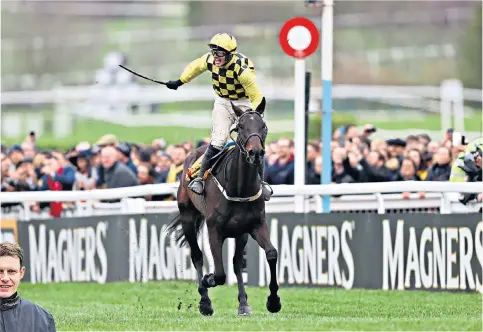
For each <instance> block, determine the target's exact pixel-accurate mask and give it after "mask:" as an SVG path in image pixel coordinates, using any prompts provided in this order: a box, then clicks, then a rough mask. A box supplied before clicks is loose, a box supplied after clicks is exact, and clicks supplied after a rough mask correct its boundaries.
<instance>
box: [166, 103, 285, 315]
mask: <svg viewBox="0 0 483 332" xmlns="http://www.w3.org/2000/svg"><path fill="white" fill-rule="evenodd" d="M231 105H232V108H233V111H234V113H235V115H236V116H237V118H238V121H237V124H236V127H235V128H234V129H232V130H231V131H230V137H231V134H232V132H233V131H236V132H237V133H238V135H237V138H236V141H235V147H234V148H232V149H230V150H228V149H226V148H225V149H224V150H223V151H221V152H220V153H219V154H218V155H217V156H215V157H214V158H213V159H212V160H211V163H210V166H211V170H210V171H208V172H206V173H205V187H204V193H203V195H197V194H195V193H193V192H192V191H191V190H189V189H188V187H187V186H188V183H189V179H188V177H187V172H188V170H189V169H190V167H191V166H192V165H193V163H194V162H195V161H196V160H198V158H199V157H200V156H201V155H202V154H203V153H204V152H205V150H206V148H207V146H206V145H205V146H202V147H199V148H198V149H197V150H196V151H195V152H193V153H192V154H190V155H189V156H188V157H187V158H186V160H185V162H184V170H183V175H182V179H181V182H180V186H179V188H178V194H177V201H178V209H179V218H176V219H175V220H173V221H172V222H171V223H170V225H168V228H167V231H168V233H169V234H171V233H173V232H174V231H175V230H177V233H176V241H179V242H178V243H179V244H180V245H181V246H183V245H185V244H186V242H187V243H188V244H189V246H190V249H191V260H192V262H193V265H194V267H195V269H196V272H197V282H198V292H199V294H200V296H201V298H200V302H199V311H200V313H201V314H203V315H208V316H211V315H212V314H213V306H212V303H211V300H210V298H209V296H208V288H210V287H216V286H219V285H223V284H225V281H226V274H225V271H224V267H223V257H222V246H223V242H224V241H225V239H227V238H235V254H234V256H233V267H234V272H235V275H236V278H237V283H238V302H239V306H238V315H240V316H245V315H251V308H250V306H249V305H248V295H247V293H246V291H245V285H244V283H243V277H242V261H243V250H244V248H245V246H246V244H247V241H248V235H250V236H251V237H252V238H253V239H254V240H255V241H256V242H257V243H258V245H259V246H260V247H261V248H262V249H263V250H265V255H266V259H267V261H268V265H269V268H270V285H269V289H270V295H269V296H268V298H267V303H266V307H267V310H268V311H269V312H272V313H276V312H279V311H280V309H281V308H282V304H281V301H280V297H279V296H278V294H277V292H278V288H279V286H278V283H277V274H276V265H277V259H278V252H277V250H276V249H275V248H274V246H273V244H272V243H271V241H270V235H269V231H268V225H267V223H266V222H265V200H264V198H263V195H262V183H261V179H260V176H259V175H258V167H259V166H260V165H261V163H263V162H264V154H265V151H264V147H265V139H266V136H267V127H266V125H265V122H264V120H263V118H262V114H263V112H264V110H265V99H263V101H262V103H261V104H260V105H259V106H258V107H257V109H256V110H251V109H249V110H246V111H245V112H244V111H243V110H242V109H240V108H239V107H237V106H235V105H234V104H233V103H231ZM204 221H206V226H207V229H208V237H209V242H210V249H211V253H212V255H213V260H214V265H215V271H214V273H209V274H205V275H204V276H203V270H202V268H203V254H202V252H201V250H200V247H199V246H198V242H197V237H198V234H199V232H200V231H201V228H202V226H203V222H204ZM180 225H181V229H179V227H178V226H180Z"/></svg>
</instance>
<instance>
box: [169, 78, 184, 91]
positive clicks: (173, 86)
mask: <svg viewBox="0 0 483 332" xmlns="http://www.w3.org/2000/svg"><path fill="white" fill-rule="evenodd" d="M182 85H183V82H181V80H177V81H168V82H166V86H167V87H168V89H171V90H177V89H178V88H179V87H180V86H182Z"/></svg>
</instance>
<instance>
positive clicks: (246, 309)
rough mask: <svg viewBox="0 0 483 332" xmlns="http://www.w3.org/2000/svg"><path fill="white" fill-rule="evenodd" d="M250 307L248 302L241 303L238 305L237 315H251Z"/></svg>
mask: <svg viewBox="0 0 483 332" xmlns="http://www.w3.org/2000/svg"><path fill="white" fill-rule="evenodd" d="M251 315H252V309H251V308H250V306H249V305H248V304H245V305H241V304H240V306H239V307H238V316H251Z"/></svg>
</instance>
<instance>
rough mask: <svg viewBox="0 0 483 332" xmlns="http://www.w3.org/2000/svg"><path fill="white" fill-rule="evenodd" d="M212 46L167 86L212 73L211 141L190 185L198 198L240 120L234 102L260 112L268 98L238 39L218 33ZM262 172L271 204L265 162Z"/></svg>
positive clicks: (264, 188) (211, 42)
mask: <svg viewBox="0 0 483 332" xmlns="http://www.w3.org/2000/svg"><path fill="white" fill-rule="evenodd" d="M208 46H209V47H210V50H211V51H210V52H208V53H206V54H204V55H203V56H201V57H200V58H198V59H196V60H194V61H192V62H191V63H190V64H189V65H188V66H187V67H186V68H185V70H184V71H183V73H182V74H181V77H180V78H179V79H178V80H176V81H169V82H167V83H166V86H167V87H168V88H169V89H173V90H176V89H178V87H180V86H181V85H183V84H185V83H188V82H190V81H191V80H193V79H194V78H195V77H197V76H199V75H200V74H202V73H203V72H205V71H206V70H209V71H210V72H211V78H212V84H213V89H214V91H215V92H216V97H215V103H214V106H213V112H212V121H213V125H212V127H211V142H210V144H209V146H208V148H207V149H206V152H205V154H204V157H203V161H202V162H201V167H200V172H199V174H198V177H197V178H195V179H194V180H193V181H191V183H190V184H189V185H188V188H189V189H191V191H193V192H195V193H196V194H198V195H201V194H202V193H203V190H204V181H203V174H204V173H205V172H206V170H207V169H208V166H209V161H210V159H211V158H213V157H214V156H215V155H216V154H217V153H218V152H220V151H221V150H222V149H223V148H224V146H225V144H226V141H227V139H228V137H229V135H230V128H231V126H232V125H233V124H234V123H235V121H236V115H235V113H234V112H233V109H232V106H231V104H230V101H231V102H233V104H234V105H236V106H238V107H240V108H241V109H243V110H247V109H256V108H257V106H258V105H259V104H260V103H261V102H262V100H263V98H264V96H263V94H262V92H261V91H260V89H259V87H258V84H257V81H256V76H255V67H254V65H253V62H252V61H251V60H250V59H249V58H247V57H246V56H245V55H243V54H241V53H238V52H237V51H236V49H237V42H236V39H235V37H233V36H232V35H230V34H228V33H218V34H216V35H214V36H213V38H212V39H211V41H210V43H209V44H208ZM259 170H260V171H259V175H260V178H261V181H262V186H263V196H264V199H265V200H267V201H268V200H269V199H270V195H271V190H270V189H269V188H267V183H266V182H265V181H263V179H264V176H263V174H264V163H262V165H261V166H260V167H259Z"/></svg>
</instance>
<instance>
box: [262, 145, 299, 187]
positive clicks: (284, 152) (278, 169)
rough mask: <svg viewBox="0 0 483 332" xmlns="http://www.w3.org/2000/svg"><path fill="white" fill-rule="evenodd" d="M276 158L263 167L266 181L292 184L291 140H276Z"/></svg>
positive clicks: (292, 159)
mask: <svg viewBox="0 0 483 332" xmlns="http://www.w3.org/2000/svg"><path fill="white" fill-rule="evenodd" d="M277 147H278V158H277V160H275V162H274V163H273V164H272V165H270V166H269V167H268V168H266V169H265V178H266V181H267V183H269V184H273V185H277V184H293V183H294V154H293V141H292V140H290V139H288V138H281V139H279V140H278V144H277Z"/></svg>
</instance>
